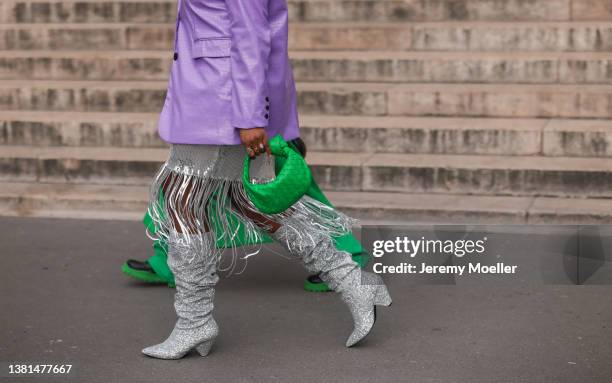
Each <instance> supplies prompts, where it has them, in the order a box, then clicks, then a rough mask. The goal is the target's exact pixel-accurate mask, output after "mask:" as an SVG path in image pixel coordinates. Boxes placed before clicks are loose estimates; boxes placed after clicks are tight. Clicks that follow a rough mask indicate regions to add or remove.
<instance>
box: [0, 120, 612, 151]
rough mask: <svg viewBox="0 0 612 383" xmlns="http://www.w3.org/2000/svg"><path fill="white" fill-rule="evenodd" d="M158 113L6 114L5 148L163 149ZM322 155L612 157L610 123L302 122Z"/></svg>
mask: <svg viewBox="0 0 612 383" xmlns="http://www.w3.org/2000/svg"><path fill="white" fill-rule="evenodd" d="M157 119H158V114H157V113H103V112H102V113H96V112H92V113H85V112H46V111H25V112H22V111H5V112H3V113H2V115H1V116H0V145H29V146H80V147H84V146H94V147H95V146H102V147H104V146H112V147H136V148H142V147H145V148H162V147H166V144H165V143H164V142H163V141H162V140H161V139H160V138H159V136H158V135H157ZM300 126H301V129H300V131H301V134H302V138H303V139H304V140H305V141H306V143H307V145H308V148H309V150H312V151H322V152H367V153H415V154H416V153H423V154H474V155H476V154H483V155H545V156H566V157H567V156H578V157H612V123H611V122H610V121H608V120H554V119H553V120H548V119H503V118H501V119H496V118H487V119H483V118H446V117H351V116H323V115H321V116H317V115H302V116H300Z"/></svg>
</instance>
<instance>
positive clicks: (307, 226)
mask: <svg viewBox="0 0 612 383" xmlns="http://www.w3.org/2000/svg"><path fill="white" fill-rule="evenodd" d="M245 155H246V150H245V148H244V146H242V145H234V146H218V145H182V144H181V145H179V144H175V145H172V146H171V148H170V155H169V158H168V160H167V161H166V162H165V164H164V165H163V166H162V167H161V169H160V170H159V172H158V173H157V175H156V176H155V179H154V181H153V183H152V185H151V190H150V199H149V206H148V211H149V214H150V216H151V217H152V219H153V222H154V224H155V229H156V231H155V235H154V236H152V235H150V236H151V237H152V239H154V240H161V241H166V242H168V241H177V240H178V241H179V242H180V243H181V246H191V247H193V248H194V249H198V250H197V251H195V252H194V255H193V256H194V258H195V257H198V256H202V257H206V258H207V259H213V260H215V262H217V263H218V270H219V271H221V272H224V273H233V272H236V271H238V270H242V269H243V268H244V266H245V265H246V262H240V260H246V259H247V258H249V257H250V256H252V255H254V254H257V253H258V252H259V250H260V244H261V243H262V242H265V241H266V240H269V237H268V236H267V234H266V233H267V231H269V230H270V229H271V228H272V227H274V226H275V225H282V226H285V227H287V228H290V229H291V230H292V231H294V233H295V234H296V236H297V237H296V236H294V238H298V240H295V241H294V243H287V244H285V245H286V246H287V247H288V248H289V249H293V248H296V250H299V249H300V248H302V247H303V246H306V245H308V244H312V242H313V241H317V240H320V238H321V235H326V236H340V235H343V234H346V233H348V232H350V230H351V227H352V226H353V225H354V224H355V222H356V221H355V220H354V219H352V218H350V217H348V216H346V215H344V214H342V213H340V212H338V211H336V210H335V209H333V208H332V207H329V206H327V205H325V204H324V203H322V202H319V201H317V200H315V199H313V198H311V197H309V196H306V195H305V196H303V197H302V198H301V199H300V200H299V201H298V202H296V203H295V204H294V205H293V206H292V207H291V208H289V209H287V210H286V211H284V212H282V213H280V214H273V215H270V214H264V213H261V212H259V211H258V209H257V208H256V207H255V206H254V205H253V203H252V202H251V201H250V200H249V198H248V196H247V194H246V192H245V189H244V186H243V184H242V172H243V166H244V157H245ZM274 174H275V173H274V159H273V158H269V157H268V156H267V155H260V156H258V157H257V158H256V159H255V160H254V161H251V168H250V174H249V176H250V178H251V182H258V183H265V182H269V181H271V180H273V179H274ZM208 239H212V241H210V240H208ZM204 243H212V244H213V245H212V246H206V248H200V247H199V245H198V244H204ZM169 245H170V246H172V243H169ZM242 245H259V246H257V247H256V249H255V250H253V249H249V250H244V251H243V252H242V256H240V252H239V251H238V250H237V248H238V247H239V246H242ZM223 249H231V257H230V258H229V261H224V262H223V263H224V264H225V265H220V263H219V261H220V259H221V253H222V252H223ZM208 257H211V258H208Z"/></svg>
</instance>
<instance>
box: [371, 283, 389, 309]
mask: <svg viewBox="0 0 612 383" xmlns="http://www.w3.org/2000/svg"><path fill="white" fill-rule="evenodd" d="M391 303H393V301H392V300H391V295H389V290H387V286H385V285H379V286H378V287H377V289H376V295H375V296H374V304H375V305H379V306H391Z"/></svg>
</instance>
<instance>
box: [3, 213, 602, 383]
mask: <svg viewBox="0 0 612 383" xmlns="http://www.w3.org/2000/svg"><path fill="white" fill-rule="evenodd" d="M0 243H1V245H2V247H1V253H2V254H1V257H2V258H1V259H2V276H1V278H0V287H1V288H0V303H1V304H2V314H1V317H0V319H1V322H0V323H1V330H2V331H0V362H5V363H6V362H9V361H18V362H37V363H43V362H61V363H72V364H73V365H74V373H73V374H72V375H71V377H70V378H64V379H54V378H35V379H26V378H17V379H15V378H13V380H14V381H16V382H26V381H46V382H49V381H64V380H69V381H78V382H105V383H106V382H148V383H150V382H318V381H333V382H370V381H376V382H418V383H427V382H445V383H446V382H470V383H475V382H483V383H485V382H486V383H490V382H555V383H561V382H568V383H569V382H572V383H573V382H581V383H582V382H602V383H603V382H610V381H611V380H612V363H610V360H611V359H612V331H611V328H612V322H611V319H612V299H610V297H611V296H612V286H609V285H608V286H580V287H576V286H551V285H542V284H539V285H538V284H535V285H534V284H521V283H512V284H510V285H504V286H499V287H497V288H484V287H483V286H479V285H478V284H468V285H465V286H411V285H410V284H408V283H407V282H405V280H404V279H402V278H393V279H392V280H391V281H390V290H391V293H392V295H393V298H394V305H393V307H391V308H389V309H384V310H380V311H379V313H380V315H379V320H378V322H377V324H376V327H375V329H374V331H373V332H372V333H371V335H370V336H369V338H368V339H367V341H366V342H364V343H363V344H362V345H361V346H360V347H357V348H354V349H348V350H347V349H345V348H344V346H343V344H344V341H345V338H346V336H347V335H348V334H349V332H350V326H351V321H350V316H349V313H348V311H346V309H345V308H344V307H343V305H342V304H341V302H339V300H338V299H337V298H336V297H335V296H333V295H330V294H323V295H320V294H319V295H317V294H309V293H305V292H303V291H302V290H301V287H300V286H301V283H302V279H303V277H304V276H305V273H304V272H303V271H302V269H301V267H300V266H299V265H298V264H296V263H293V262H291V261H288V260H285V259H283V258H280V257H278V256H276V255H272V254H266V255H264V256H261V257H259V258H258V259H255V260H253V261H251V263H250V264H249V267H248V269H247V270H246V272H245V273H244V274H242V275H240V276H234V277H232V278H230V279H226V280H222V282H221V283H220V286H219V289H218V295H217V300H216V302H217V310H216V317H217V321H218V322H219V323H220V326H221V331H222V333H221V336H220V338H219V339H218V341H217V344H216V345H215V347H214V349H213V352H212V353H211V355H210V356H209V357H207V358H200V357H196V356H195V355H193V356H189V357H187V358H185V359H183V360H180V361H158V360H153V359H149V358H146V357H143V356H141V354H140V349H141V348H142V347H143V346H147V345H150V344H152V343H155V342H158V341H160V340H162V339H163V338H164V337H165V336H166V335H167V333H168V332H169V330H170V329H171V327H172V325H173V321H174V313H173V309H172V306H171V302H172V294H173V292H172V290H170V289H168V288H166V287H162V286H153V287H152V286H146V285H142V284H139V283H136V282H133V281H131V280H129V279H128V278H126V277H125V276H123V275H122V274H121V273H120V271H119V268H120V265H121V263H122V262H123V261H124V260H125V259H126V258H128V257H135V258H143V257H144V256H145V254H147V253H148V252H149V243H148V240H147V239H146V238H145V237H144V235H143V228H142V227H141V226H140V225H139V224H138V223H133V222H108V221H106V222H104V221H76V220H53V219H36V220H34V219H0ZM0 381H2V379H1V378H0ZM7 381H8V380H7Z"/></svg>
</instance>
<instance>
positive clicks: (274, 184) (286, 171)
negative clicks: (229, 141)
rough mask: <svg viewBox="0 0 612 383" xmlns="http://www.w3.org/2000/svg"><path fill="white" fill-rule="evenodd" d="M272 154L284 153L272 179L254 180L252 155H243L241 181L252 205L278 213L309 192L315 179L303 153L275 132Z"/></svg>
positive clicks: (261, 209) (281, 154) (271, 148)
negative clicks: (266, 180)
mask: <svg viewBox="0 0 612 383" xmlns="http://www.w3.org/2000/svg"><path fill="white" fill-rule="evenodd" d="M269 145H270V151H271V152H272V154H273V155H275V156H279V157H284V158H285V163H284V164H283V167H282V168H281V169H280V171H277V173H276V178H275V179H274V180H273V181H270V182H268V183H264V184H254V183H252V182H251V179H250V177H249V168H250V165H251V158H250V157H249V156H248V155H246V156H245V158H244V169H243V174H242V183H243V184H244V189H245V190H246V193H247V195H248V196H249V199H250V200H251V202H253V205H255V207H256V208H257V209H258V210H259V211H261V212H262V213H265V214H278V213H282V212H283V211H285V210H287V209H288V208H289V207H291V205H293V204H294V203H296V202H297V201H298V200H299V199H300V198H302V196H303V195H304V194H305V193H306V191H307V190H308V188H309V187H310V183H311V181H312V175H311V174H310V169H309V168H308V165H307V164H306V161H304V159H303V158H302V156H301V155H300V154H299V153H298V152H296V151H295V150H293V149H291V148H290V147H289V145H288V144H287V143H286V142H285V140H283V137H281V136H280V135H276V136H274V137H273V138H272V139H271V140H270V142H269Z"/></svg>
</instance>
